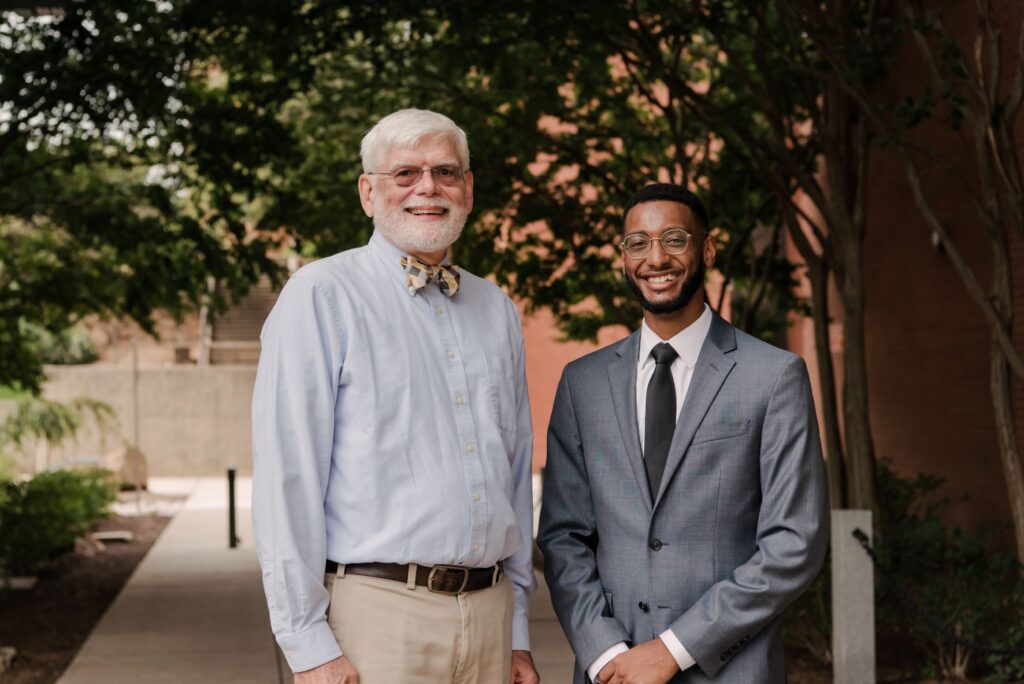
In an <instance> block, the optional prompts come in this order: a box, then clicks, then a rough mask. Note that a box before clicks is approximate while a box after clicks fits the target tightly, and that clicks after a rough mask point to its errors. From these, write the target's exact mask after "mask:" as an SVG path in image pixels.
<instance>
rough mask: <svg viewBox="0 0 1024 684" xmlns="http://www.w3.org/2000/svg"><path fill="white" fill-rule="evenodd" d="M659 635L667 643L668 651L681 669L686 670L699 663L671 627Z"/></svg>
mask: <svg viewBox="0 0 1024 684" xmlns="http://www.w3.org/2000/svg"><path fill="white" fill-rule="evenodd" d="M658 637H659V638H660V639H661V641H662V642H663V643H664V644H665V647H666V648H668V652H669V653H671V654H672V657H673V658H675V659H676V664H677V665H678V666H679V670H680V671H685V670H687V669H689V668H691V667H693V666H694V665H696V664H697V661H696V660H694V659H693V656H691V655H690V652H689V651H687V650H686V647H685V646H683V644H682V643H681V642H680V641H679V639H678V638H677V637H676V635H675V634H674V633H673V632H672V630H671V629H666V630H665V631H664V632H662V633H661V634H659V635H658Z"/></svg>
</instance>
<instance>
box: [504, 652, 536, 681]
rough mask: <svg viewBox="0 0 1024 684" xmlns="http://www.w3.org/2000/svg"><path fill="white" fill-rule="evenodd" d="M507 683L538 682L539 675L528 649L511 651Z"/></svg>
mask: <svg viewBox="0 0 1024 684" xmlns="http://www.w3.org/2000/svg"><path fill="white" fill-rule="evenodd" d="M508 681H509V684H540V675H539V674H537V668H536V667H535V666H534V664H533V656H531V655H530V652H529V651H512V672H511V674H509V677H508Z"/></svg>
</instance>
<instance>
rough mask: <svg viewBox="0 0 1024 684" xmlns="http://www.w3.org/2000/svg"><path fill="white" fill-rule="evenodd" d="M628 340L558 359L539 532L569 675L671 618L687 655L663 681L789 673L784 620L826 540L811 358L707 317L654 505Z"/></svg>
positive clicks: (752, 683)
mask: <svg viewBox="0 0 1024 684" xmlns="http://www.w3.org/2000/svg"><path fill="white" fill-rule="evenodd" d="M639 337H640V336H639V333H634V334H633V335H631V336H630V337H628V338H626V339H625V340H623V341H621V342H618V343H616V344H613V345H610V346H608V347H605V348H604V349H601V350H599V351H596V352H594V353H592V354H589V355H588V356H585V357H583V358H581V359H578V360H576V361H574V362H572V363H570V364H569V365H568V366H566V368H565V371H564V372H563V374H562V379H561V382H560V383H559V385H558V393H557V395H556V397H555V405H554V410H553V412H552V415H551V424H550V427H549V429H548V460H547V469H546V473H545V479H544V502H543V507H542V509H541V516H540V533H539V535H538V542H539V544H540V547H541V549H542V551H543V552H544V574H545V577H546V578H547V581H548V586H549V587H550V589H551V596H552V600H553V602H554V606H555V612H556V613H557V614H558V619H559V621H560V622H561V624H562V628H563V629H564V630H565V633H566V635H567V636H568V638H569V642H570V644H571V645H572V648H573V650H574V651H575V653H576V659H577V660H576V672H575V676H574V678H573V681H574V682H576V683H577V684H582V683H583V682H587V681H588V680H587V677H586V668H587V667H589V666H590V665H591V663H592V662H593V661H594V660H596V659H597V658H598V657H599V656H600V655H601V654H602V653H603V652H604V651H605V650H606V649H607V648H608V647H610V646H612V645H613V644H615V643H616V642H619V641H625V642H627V644H629V645H634V644H639V643H642V642H644V641H647V640H649V639H653V638H655V637H657V636H658V635H659V634H660V633H661V632H663V631H664V630H665V629H671V630H672V632H673V633H674V634H675V635H676V637H678V639H679V641H680V642H681V643H682V644H683V646H685V647H686V649H687V651H689V653H690V655H692V656H693V658H694V659H695V660H696V661H697V665H696V666H695V667H691V668H690V669H688V670H687V671H686V672H683V673H680V674H678V675H677V676H676V677H675V678H674V679H673V680H672V681H673V682H679V683H682V682H705V681H709V678H713V679H714V681H716V682H736V683H738V684H739V683H742V684H757V683H759V682H763V683H764V684H776V683H778V682H784V681H785V680H786V671H785V663H784V661H783V648H782V633H781V630H780V624H779V618H780V616H781V615H782V612H783V610H785V608H786V606H788V605H789V604H790V603H791V602H792V601H793V600H794V599H795V598H797V596H799V595H800V593H801V592H803V591H804V590H805V589H806V588H807V586H808V585H809V584H810V583H811V582H812V581H813V579H814V578H815V576H816V575H817V574H818V571H819V570H820V568H821V564H822V562H823V560H824V557H825V552H826V549H827V546H828V527H829V525H828V500H827V497H828V489H827V486H826V481H825V471H824V462H823V461H822V457H821V445H820V442H819V437H818V424H817V419H816V417H815V413H814V405H813V401H812V399H811V389H810V385H809V383H808V379H807V370H806V367H805V365H804V363H803V361H802V360H801V359H800V358H799V357H797V356H794V355H793V354H790V353H789V352H786V351H782V350H780V349H777V348H775V347H772V346H771V345H768V344H765V343H764V342H761V341H759V340H757V339H755V338H753V337H751V336H749V335H747V334H745V333H743V332H741V331H739V330H737V329H736V328H734V327H733V326H731V325H729V324H728V323H727V322H725V321H724V320H723V319H722V318H720V317H719V316H718V315H715V316H714V319H713V321H712V324H711V329H710V331H709V333H708V337H707V339H706V340H705V342H704V346H703V347H702V348H701V352H700V356H699V358H698V361H697V365H696V367H695V368H694V371H693V377H692V379H691V381H690V387H689V390H688V391H687V394H686V398H685V400H684V403H683V406H682V410H681V411H680V417H679V422H678V423H677V425H676V430H675V436H674V438H673V440H672V446H671V448H670V450H669V455H668V463H667V465H666V467H665V474H664V476H663V478H662V482H661V491H659V492H658V493H657V495H656V496H655V497H654V500H653V501H652V499H651V495H650V493H649V491H648V486H647V475H646V471H645V469H644V463H643V454H642V453H641V450H640V437H639V432H638V427H637V418H636V399H635V397H636V390H635V384H636V365H637V354H638V351H637V349H638V344H639Z"/></svg>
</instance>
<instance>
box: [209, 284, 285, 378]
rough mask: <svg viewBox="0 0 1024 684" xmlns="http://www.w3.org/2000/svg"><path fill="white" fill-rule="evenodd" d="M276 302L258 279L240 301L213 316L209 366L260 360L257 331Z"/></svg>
mask: <svg viewBox="0 0 1024 684" xmlns="http://www.w3.org/2000/svg"><path fill="white" fill-rule="evenodd" d="M276 301H277V291H276V290H275V289H273V288H272V287H271V284H270V280H269V279H268V278H266V277H263V278H260V280H259V282H258V283H256V284H255V285H254V286H253V287H252V289H251V290H250V291H249V294H248V295H246V296H245V298H244V299H242V301H240V302H238V304H236V305H235V306H233V307H232V308H230V309H229V310H228V311H226V312H225V313H223V314H220V315H217V316H213V317H212V318H213V324H212V328H213V331H212V341H213V345H212V346H211V348H210V364H211V365H252V364H255V363H256V362H257V361H259V358H260V347H259V341H260V331H261V330H262V329H263V321H265V320H266V318H267V315H268V314H269V313H270V310H271V309H272V308H273V307H274V303H275V302H276Z"/></svg>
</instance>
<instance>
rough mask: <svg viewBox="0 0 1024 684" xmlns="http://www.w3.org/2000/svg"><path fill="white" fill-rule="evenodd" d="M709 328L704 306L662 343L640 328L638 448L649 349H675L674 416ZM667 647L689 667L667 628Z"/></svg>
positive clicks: (620, 648)
mask: <svg viewBox="0 0 1024 684" xmlns="http://www.w3.org/2000/svg"><path fill="white" fill-rule="evenodd" d="M710 329H711V309H710V308H709V307H708V305H707V304H705V305H704V312H703V313H702V314H701V315H700V316H699V317H698V318H697V320H695V321H694V322H693V323H691V324H690V325H688V326H686V327H685V328H683V329H682V330H680V331H679V332H678V333H676V334H675V335H673V336H672V338H671V339H668V340H663V339H661V338H660V337H658V334H657V333H656V332H654V331H653V330H651V329H650V328H649V327H648V326H647V322H646V321H644V323H643V324H642V325H641V326H640V350H639V354H638V355H637V364H636V420H637V429H638V430H639V432H640V448H641V449H643V448H644V432H645V430H644V428H645V423H644V419H645V417H646V416H647V385H648V384H650V382H651V377H652V376H653V375H654V368H655V366H656V365H657V364H656V363H655V361H654V357H652V356H651V350H652V349H654V347H655V346H656V345H658V344H661V343H662V342H668V343H669V344H670V345H672V348H673V349H675V351H676V354H678V355H679V356H678V358H676V359H675V360H674V361H673V362H672V365H671V367H670V368H669V370H671V372H672V383H673V384H674V385H675V390H676V411H675V413H676V416H677V418H678V416H679V410H680V409H681V408H682V406H683V400H684V399H685V398H686V392H687V390H689V389H690V379H691V378H693V369H694V367H695V366H696V365H697V357H699V356H700V349H701V347H703V346H704V339H705V338H706V337H707V336H708V331H709V330H710ZM658 636H659V638H660V639H661V640H662V642H663V643H664V644H665V646H666V648H668V650H669V652H670V653H671V654H672V657H673V658H675V661H676V663H677V664H678V665H679V669H680V670H686V669H687V668H690V667H692V666H693V665H694V664H695V663H696V661H695V660H694V659H693V657H692V656H691V655H690V653H689V652H688V651H687V650H686V647H684V646H683V644H682V643H680V641H679V639H678V638H677V637H676V635H675V634H674V633H673V632H672V630H671V629H666V630H665V631H664V632H662V633H661V634H659V635H658ZM628 650H629V648H628V647H627V646H626V644H625V643H623V642H621V641H620V642H619V643H617V644H614V645H612V646H610V647H608V650H606V651H605V652H604V653H602V654H601V655H600V656H598V658H597V660H595V661H594V662H593V663H592V664H591V665H590V667H588V668H587V675H589V677H590V679H591V680H592V681H594V682H597V681H598V679H597V675H598V674H600V672H601V670H603V669H604V667H605V665H607V664H608V663H610V662H611V661H612V660H613V659H614V658H615V656H617V655H619V654H620V653H625V652H626V651H628Z"/></svg>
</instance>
